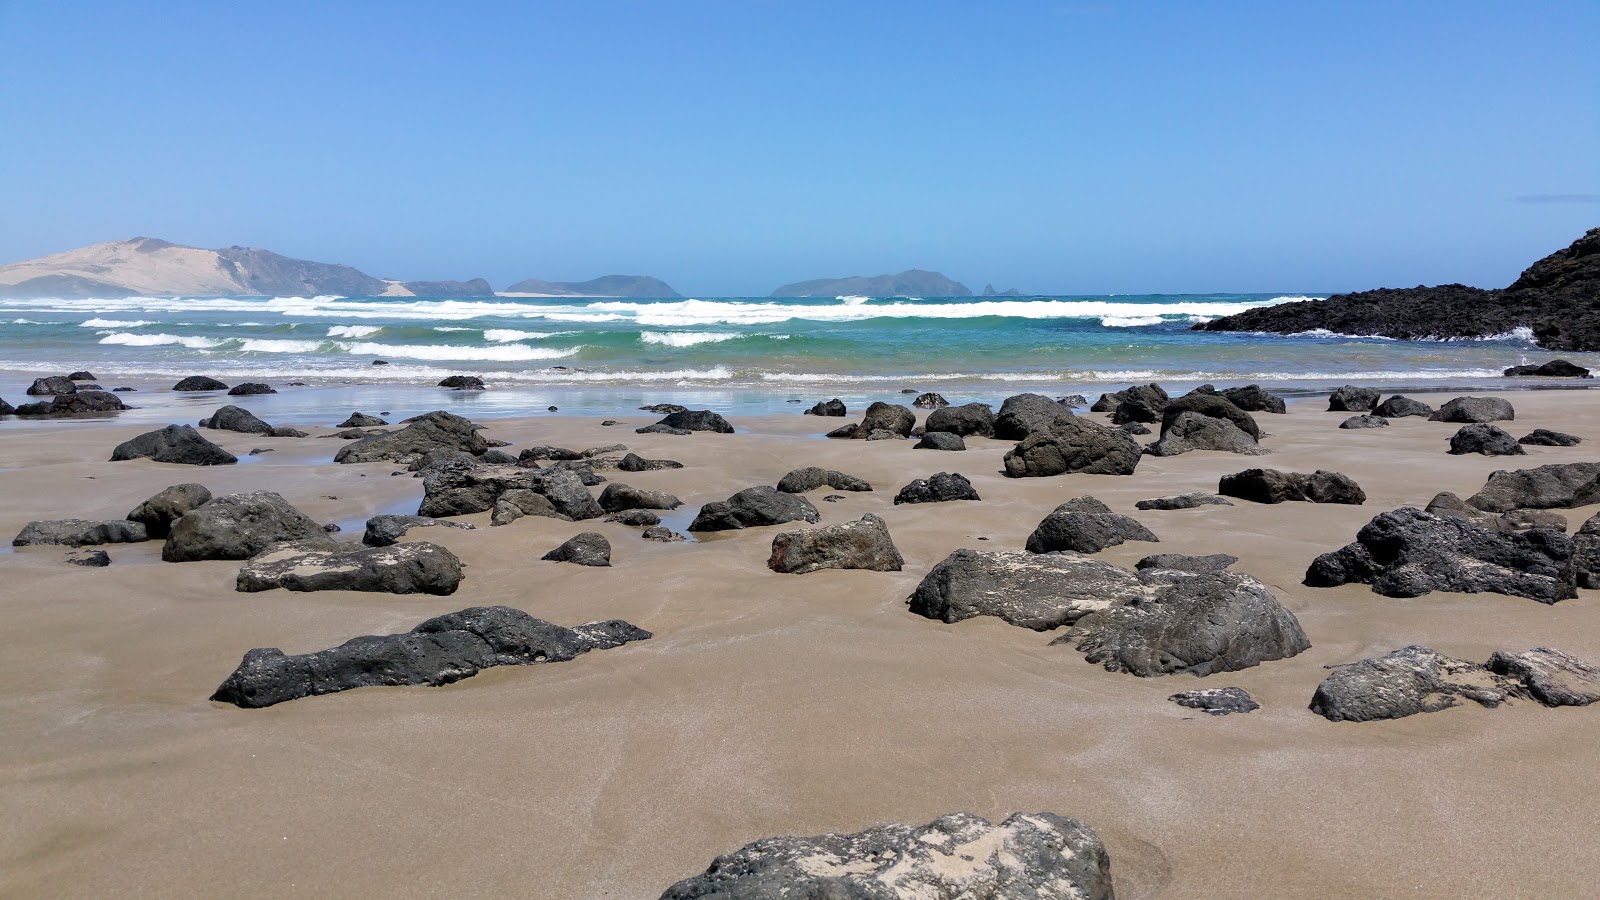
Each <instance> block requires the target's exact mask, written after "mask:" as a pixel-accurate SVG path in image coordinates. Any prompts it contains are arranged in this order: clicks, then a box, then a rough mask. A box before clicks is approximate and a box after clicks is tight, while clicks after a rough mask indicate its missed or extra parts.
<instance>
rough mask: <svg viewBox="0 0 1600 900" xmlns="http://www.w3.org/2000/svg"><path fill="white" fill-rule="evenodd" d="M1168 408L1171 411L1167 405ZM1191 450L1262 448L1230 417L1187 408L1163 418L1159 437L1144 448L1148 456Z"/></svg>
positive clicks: (1254, 451) (1256, 451)
mask: <svg viewBox="0 0 1600 900" xmlns="http://www.w3.org/2000/svg"><path fill="white" fill-rule="evenodd" d="M1185 399H1187V398H1185ZM1178 402H1181V401H1178V400H1174V401H1173V403H1174V404H1176V403H1178ZM1168 411H1169V412H1170V411H1171V407H1170V406H1169V407H1168ZM1192 450H1215V451H1220V452H1224V453H1241V454H1244V455H1246V456H1258V455H1260V454H1262V453H1265V452H1266V451H1265V450H1262V449H1261V447H1260V445H1258V444H1257V443H1256V439H1255V438H1253V437H1251V436H1250V435H1248V434H1246V433H1245V432H1243V431H1240V430H1239V428H1238V426H1236V425H1234V424H1233V423H1232V422H1231V421H1229V420H1227V419H1225V418H1220V417H1211V416H1206V415H1203V414H1201V413H1197V412H1189V411H1184V412H1180V413H1178V415H1177V416H1176V417H1175V418H1172V419H1168V420H1166V421H1165V422H1163V423H1162V426H1161V437H1160V439H1159V440H1157V441H1155V442H1154V443H1152V444H1150V445H1148V446H1146V447H1145V448H1144V452H1145V453H1148V454H1149V455H1151V456H1177V455H1179V454H1182V453H1188V452H1190V451H1192Z"/></svg>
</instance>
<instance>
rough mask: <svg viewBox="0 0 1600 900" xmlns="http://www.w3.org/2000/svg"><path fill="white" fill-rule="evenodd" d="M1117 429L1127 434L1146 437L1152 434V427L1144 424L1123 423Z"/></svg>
mask: <svg viewBox="0 0 1600 900" xmlns="http://www.w3.org/2000/svg"><path fill="white" fill-rule="evenodd" d="M1117 428H1118V429H1119V430H1121V431H1123V432H1125V433H1127V434H1135V435H1146V434H1150V433H1151V432H1150V426H1148V425H1146V424H1144V423H1143V422H1123V423H1122V424H1121V425H1118V426H1117Z"/></svg>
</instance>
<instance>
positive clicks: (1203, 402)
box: [1118, 385, 1261, 442]
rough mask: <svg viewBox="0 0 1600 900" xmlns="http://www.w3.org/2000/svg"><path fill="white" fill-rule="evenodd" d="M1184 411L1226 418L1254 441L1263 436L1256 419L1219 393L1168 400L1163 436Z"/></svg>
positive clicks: (1162, 413) (1165, 407) (1163, 419)
mask: <svg viewBox="0 0 1600 900" xmlns="http://www.w3.org/2000/svg"><path fill="white" fill-rule="evenodd" d="M1152 386H1153V385H1152ZM1130 390H1131V388H1130ZM1121 408H1122V407H1120V406H1119V407H1118V409H1119V410H1120V409H1121ZM1184 413H1194V414H1198V415H1202V416H1209V417H1211V418H1213V419H1224V420H1226V421H1228V422H1231V423H1233V425H1235V426H1236V427H1237V428H1238V429H1239V430H1240V431H1242V432H1244V433H1245V434H1248V435H1249V436H1250V439H1251V441H1252V442H1254V441H1257V440H1260V438H1261V429H1260V427H1259V426H1257V425H1256V420H1255V419H1254V418H1252V417H1251V415H1250V414H1249V413H1247V412H1245V411H1244V410H1242V409H1240V408H1239V407H1237V406H1235V405H1234V404H1233V401H1231V400H1229V399H1228V398H1227V397H1224V396H1221V395H1218V394H1189V395H1188V396H1185V397H1179V398H1178V399H1176V400H1170V401H1168V402H1167V403H1166V405H1165V406H1164V407H1163V408H1162V411H1161V435H1162V436H1163V437H1165V436H1166V434H1167V431H1168V430H1169V429H1171V428H1172V426H1173V423H1174V422H1176V421H1177V419H1178V417H1179V416H1181V415H1183V414H1184Z"/></svg>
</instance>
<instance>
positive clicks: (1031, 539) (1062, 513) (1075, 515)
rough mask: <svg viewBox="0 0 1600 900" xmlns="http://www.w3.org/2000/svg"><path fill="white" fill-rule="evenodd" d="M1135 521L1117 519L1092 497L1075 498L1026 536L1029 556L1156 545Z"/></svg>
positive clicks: (1116, 515) (1122, 518) (1150, 534)
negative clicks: (1132, 543)
mask: <svg viewBox="0 0 1600 900" xmlns="http://www.w3.org/2000/svg"><path fill="white" fill-rule="evenodd" d="M1160 540H1161V539H1160V538H1158V537H1156V536H1155V535H1154V534H1152V533H1151V531H1150V529H1148V528H1146V527H1144V526H1143V525H1141V524H1139V521H1138V520H1137V519H1133V518H1131V517H1129V516H1124V515H1119V514H1117V513H1114V512H1112V511H1111V509H1110V507H1107V506H1106V505H1105V504H1104V503H1101V502H1100V501H1099V500H1096V499H1095V498H1093V497H1076V498H1073V499H1071V500H1068V501H1067V502H1065V503H1063V504H1061V505H1060V506H1058V507H1056V508H1055V510H1054V511H1053V512H1051V513H1050V514H1049V515H1048V516H1045V517H1044V520H1043V521H1041V522H1040V523H1039V525H1038V527H1036V528H1034V529H1033V533H1032V534H1030V535H1028V544H1027V550H1028V552H1029V553H1054V552H1056V551H1058V550H1071V551H1074V552H1077V553H1098V552H1100V551H1101V550H1104V549H1105V548H1107V547H1114V546H1116V545H1117V544H1120V543H1122V542H1124V541H1160Z"/></svg>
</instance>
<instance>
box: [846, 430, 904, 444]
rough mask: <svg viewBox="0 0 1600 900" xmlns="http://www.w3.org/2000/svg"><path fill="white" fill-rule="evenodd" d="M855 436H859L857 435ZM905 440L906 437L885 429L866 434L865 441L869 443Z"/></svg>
mask: <svg viewBox="0 0 1600 900" xmlns="http://www.w3.org/2000/svg"><path fill="white" fill-rule="evenodd" d="M857 436H858V437H859V436H860V435H859V433H858V434H857ZM905 439H906V435H903V434H901V433H900V432H898V431H890V430H889V429H887V428H874V429H872V430H871V431H868V432H867V440H869V441H903V440H905Z"/></svg>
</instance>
